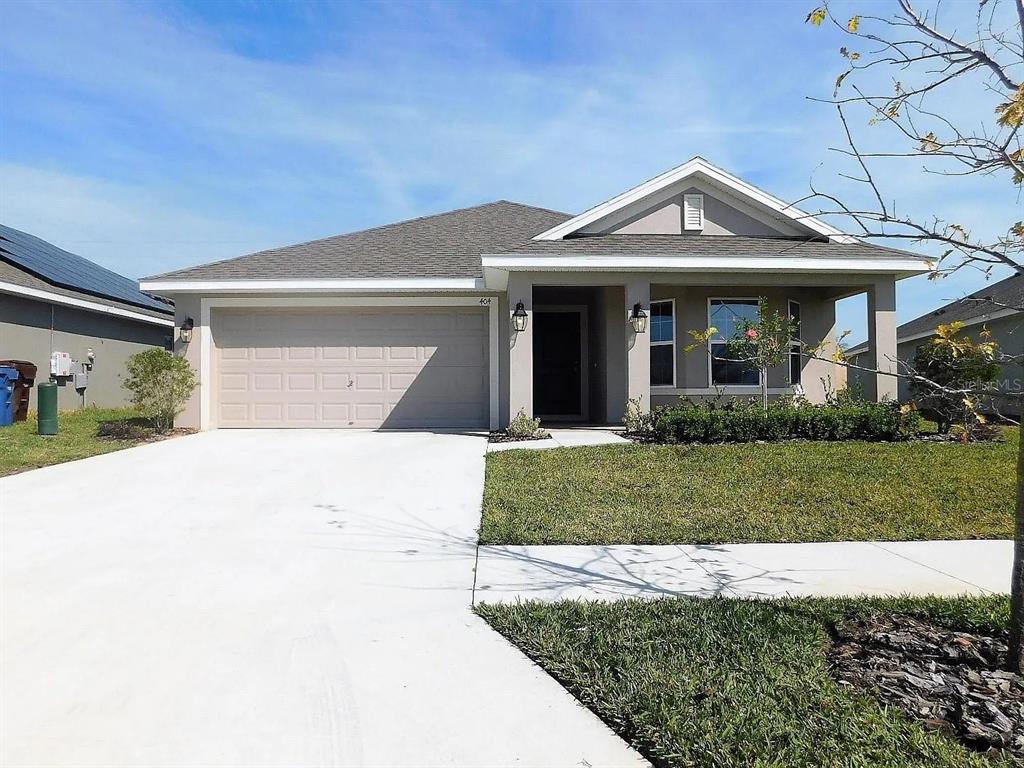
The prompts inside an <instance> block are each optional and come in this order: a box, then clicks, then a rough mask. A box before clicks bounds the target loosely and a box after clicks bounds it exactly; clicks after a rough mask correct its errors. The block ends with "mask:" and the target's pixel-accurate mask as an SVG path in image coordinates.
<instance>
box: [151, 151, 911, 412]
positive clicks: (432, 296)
mask: <svg viewBox="0 0 1024 768" xmlns="http://www.w3.org/2000/svg"><path fill="white" fill-rule="evenodd" d="M930 268H931V265H930V263H929V262H928V261H927V260H925V259H923V258H920V257H917V256H914V255H911V254H908V253H904V252H901V251H894V250H890V249H886V248H881V247H875V246H871V245H866V244H863V243H860V242H857V241H856V240H854V239H853V238H850V237H848V236H844V235H842V234H841V233H840V232H839V231H837V230H835V229H834V228H832V227H831V226H829V225H827V224H825V223H824V222H822V221H820V220H818V219H815V218H813V217H810V216H808V215H806V214H804V213H802V212H801V211H799V210H796V209H794V208H792V207H790V206H787V205H786V204H785V203H784V202H783V201H781V200H779V199H778V198H775V197H773V196H771V195H769V194H767V193H766V192H763V191H761V190H759V189H757V188H756V187H753V186H751V185H750V184H748V183H746V182H744V181H742V180H740V179H738V178H736V177H735V176H733V175H731V174H729V173H727V172H725V171H723V170H722V169H720V168H717V167H715V166H714V165H712V164H710V163H708V162H707V161H705V160H703V159H701V158H694V159H693V160H691V161H689V162H688V163H685V164H684V165H682V166H680V167H678V168H675V169H673V170H671V171H668V172H667V173H664V174H662V175H660V176H658V177H657V178H654V179H651V180H650V181H647V182H645V183H643V184H641V185H640V186H638V187H635V188H634V189H631V190H629V191H627V192H625V193H623V194H621V195H619V196H618V197H615V198H613V199H612V200H609V201H607V202H605V203H601V204H600V205H598V206H596V207H594V208H592V209H590V210H589V211H586V212H585V213H582V214H580V215H579V216H571V215H569V214H564V213H558V212H556V211H550V210H546V209H542V208H534V207H532V206H528V205H520V204H517V203H511V202H506V201H499V202H496V203H490V204H487V205H480V206H476V207H473V208H464V209H461V210H457V211H452V212H450V213H443V214H439V215H436V216H427V217H424V218H419V219H414V220H411V221H405V222H401V223H398V224H391V225H388V226H383V227H378V228H376V229H370V230H366V231H363V232H355V233H353V234H348V235H340V236H338V237H330V238H327V239H325V240H317V241H314V242H309V243H304V244H300V245H293V246H289V247H285V248H276V249H273V250H269V251H262V252H260V253H255V254H252V255H249V256H242V257H239V258H235V259H230V260H227V261H222V262H217V263H214V264H207V265H205V266H199V267H195V268H192V269H184V270H180V271H177V272H171V273H168V274H164V275H158V276H156V277H151V278H146V279H144V280H143V281H142V287H143V289H145V290H150V291H155V292H158V293H160V294H162V295H167V296H170V297H171V298H173V299H174V301H175V306H176V322H177V323H178V325H179V327H180V326H181V325H182V324H183V323H187V324H194V326H195V329H194V331H192V334H193V335H192V337H191V339H192V340H191V343H188V344H186V343H183V342H182V341H181V340H180V339H178V340H176V347H177V349H178V351H179V352H180V353H181V354H183V355H185V356H186V357H187V358H188V360H190V361H191V363H192V365H193V366H194V367H195V368H196V369H197V370H198V372H199V376H200V379H201V381H202V385H201V387H200V388H199V391H198V393H197V394H196V396H195V397H194V398H193V400H192V402H191V403H190V404H189V407H188V409H187V410H186V411H185V413H184V414H183V416H182V418H181V422H182V423H183V424H184V425H188V426H194V427H200V428H202V429H210V428H216V427H264V426H265V427H320V426H322V427H367V428H375V427H385V428H387V427H398V428H411V427H425V428H431V427H475V428H480V427H491V428H498V427H501V426H503V425H505V424H507V423H508V420H509V418H510V417H513V416H515V414H516V413H517V412H519V411H520V410H522V411H525V412H526V413H527V414H535V415H537V416H540V417H541V418H543V419H545V420H547V421H556V420H563V421H578V422H591V423H618V422H620V420H621V418H622V415H623V412H624V408H625V405H626V402H627V399H630V398H638V399H639V400H640V402H641V404H642V407H644V408H647V407H649V406H650V404H652V403H655V404H659V403H670V402H673V401H675V400H677V399H678V397H679V396H680V395H692V396H697V397H706V396H709V395H714V394H716V393H718V392H724V393H726V394H735V395H744V396H747V395H756V394H757V393H758V391H759V390H758V384H759V380H758V374H757V371H755V370H751V369H750V368H749V367H746V366H744V365H741V364H737V363H720V362H712V360H711V356H710V355H709V354H708V351H707V350H701V351H693V352H690V353H686V352H685V351H684V347H685V346H686V344H687V343H688V342H689V341H691V339H690V337H689V335H688V333H687V332H688V331H689V330H691V329H705V328H707V327H708V326H712V325H713V326H715V327H716V328H718V329H719V334H718V336H717V337H716V338H715V339H712V340H711V342H710V345H709V346H710V348H711V350H713V351H714V352H715V353H716V355H722V354H725V352H726V346H725V343H724V339H725V337H726V336H728V335H729V333H730V332H731V331H732V330H733V329H734V328H735V327H736V324H737V322H738V320H739V318H741V317H751V316H754V315H756V313H757V298H758V297H759V296H765V297H767V299H768V301H769V302H770V305H771V306H772V307H775V308H778V309H779V310H782V311H787V312H790V313H792V314H794V315H795V316H797V317H798V318H799V321H800V332H801V335H802V337H803V339H804V340H805V341H808V342H816V341H818V340H831V339H833V335H834V327H835V302H836V300H837V299H840V298H842V297H845V296H849V295H852V294H855V293H862V292H867V293H868V295H869V297H870V304H871V323H872V326H873V328H874V331H873V339H875V340H876V342H877V343H876V353H877V355H878V358H879V359H880V360H887V359H888V358H889V357H891V356H892V355H893V354H894V353H895V350H896V320H895V318H896V314H895V312H896V281H897V280H899V279H900V278H902V277H906V276H909V275H915V274H919V273H921V272H926V271H928V270H929V269H930ZM635 314H642V315H643V316H646V321H647V327H646V328H644V329H642V331H641V332H637V331H636V330H634V322H633V320H632V319H631V317H632V316H633V315H635ZM640 324H641V323H640V322H639V321H638V322H637V325H640ZM517 326H519V327H520V328H521V330H516V327H517ZM834 372H835V365H834V364H833V363H831V362H823V361H819V360H809V359H806V358H800V357H799V356H796V355H794V356H793V360H792V361H791V362H790V364H786V365H782V366H780V367H779V368H778V369H777V370H772V371H770V373H769V387H770V390H771V392H772V393H773V394H776V395H778V394H781V393H789V392H793V391H794V388H796V387H800V386H802V388H803V389H804V390H805V391H806V394H807V397H808V398H810V399H811V400H816V401H820V400H822V399H823V398H824V392H825V387H824V386H823V384H822V379H828V378H829V377H830V376H832V374H833V373H834ZM873 384H875V385H876V386H875V387H874V388H873V389H872V392H871V394H872V395H875V394H877V395H879V396H881V395H885V394H894V393H895V389H894V387H895V382H893V381H892V380H891V378H890V377H884V376H883V377H879V378H878V379H877V381H875V382H873ZM876 390H877V391H876Z"/></svg>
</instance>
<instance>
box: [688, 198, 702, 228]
mask: <svg viewBox="0 0 1024 768" xmlns="http://www.w3.org/2000/svg"><path fill="white" fill-rule="evenodd" d="M683 229H684V230H694V231H697V232H700V231H702V230H703V229H704V195H702V194H696V195H683Z"/></svg>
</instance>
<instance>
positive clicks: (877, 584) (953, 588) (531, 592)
mask: <svg viewBox="0 0 1024 768" xmlns="http://www.w3.org/2000/svg"><path fill="white" fill-rule="evenodd" d="M1012 556H1013V542H1012V541H903V542H834V543H822V544H720V545H719V544H715V545H662V546H633V545H620V546H525V547H523V546H515V547H494V546H487V547H480V555H479V560H478V564H477V574H476V591H475V594H474V600H475V601H476V602H478V603H479V602H490V603H497V602H514V601H516V600H545V601H554V600H567V599H583V600H617V599H621V598H629V597H642V598H652V597H666V596H677V595H692V596H695V597H712V596H715V595H722V596H726V597H743V598H764V597H782V596H786V595H790V596H833V595H901V594H908V595H960V594H974V595H978V594H989V593H998V592H1008V591H1009V585H1010V563H1011V559H1012Z"/></svg>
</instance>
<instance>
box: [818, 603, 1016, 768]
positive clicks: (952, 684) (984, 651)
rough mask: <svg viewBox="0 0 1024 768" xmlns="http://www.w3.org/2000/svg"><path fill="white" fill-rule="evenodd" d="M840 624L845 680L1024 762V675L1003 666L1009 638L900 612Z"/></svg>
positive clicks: (838, 648) (838, 658)
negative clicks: (1023, 677) (937, 623)
mask: <svg viewBox="0 0 1024 768" xmlns="http://www.w3.org/2000/svg"><path fill="white" fill-rule="evenodd" d="M835 631H836V640H835V644H834V646H833V647H832V649H831V651H830V652H829V661H830V662H831V665H832V670H833V674H834V676H835V677H836V678H837V679H838V681H839V682H840V683H841V684H844V685H849V686H853V687H856V688H860V689H865V690H868V691H870V692H871V693H873V694H874V695H876V696H878V697H879V698H880V699H882V701H884V702H885V703H887V704H890V705H892V706H895V707H898V708H899V709H900V710H902V711H903V712H904V713H906V714H907V715H909V716H910V717H911V718H914V719H915V720H918V721H920V722H922V723H923V724H924V725H926V726H927V727H930V728H935V729H939V730H942V731H945V732H946V733H948V734H950V735H951V736H953V737H954V738H956V739H958V740H959V741H961V742H962V743H963V744H964V745H965V746H967V747H969V748H971V749H973V750H976V751H978V752H992V753H999V752H1002V754H1005V755H1009V756H1012V758H1013V759H1014V762H1016V763H1020V764H1022V765H1024V680H1022V678H1021V677H1020V676H1019V675H1016V674H1013V673H1012V672H1006V671H1004V670H1003V669H1002V666H1003V663H1004V660H1005V658H1006V653H1007V644H1006V641H1005V639H1004V638H1002V637H994V636H991V635H985V634H972V633H967V632H956V631H953V630H950V629H947V628H945V627H940V626H937V625H935V624H931V623H929V622H926V621H920V620H918V619H915V618H912V617H910V616H902V615H893V614H871V615H868V616H866V617H861V618H858V619H854V620H851V621H848V622H846V623H843V624H840V625H839V626H837V627H836V630H835Z"/></svg>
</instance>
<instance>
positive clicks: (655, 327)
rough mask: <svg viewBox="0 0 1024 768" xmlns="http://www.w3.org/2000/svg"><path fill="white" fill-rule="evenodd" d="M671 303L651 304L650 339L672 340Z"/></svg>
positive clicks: (653, 340)
mask: <svg viewBox="0 0 1024 768" xmlns="http://www.w3.org/2000/svg"><path fill="white" fill-rule="evenodd" d="M672 333H673V331H672V303H671V302H669V301H660V302H657V303H652V304H651V341H652V342H656V341H672Z"/></svg>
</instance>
